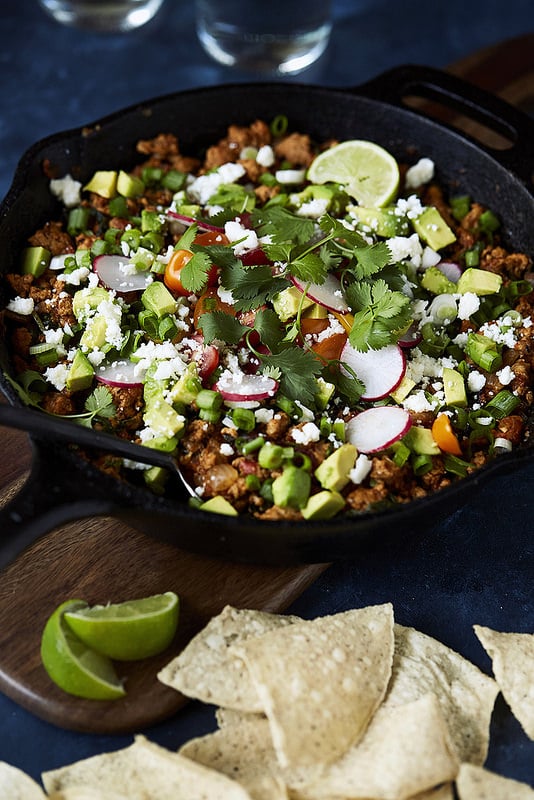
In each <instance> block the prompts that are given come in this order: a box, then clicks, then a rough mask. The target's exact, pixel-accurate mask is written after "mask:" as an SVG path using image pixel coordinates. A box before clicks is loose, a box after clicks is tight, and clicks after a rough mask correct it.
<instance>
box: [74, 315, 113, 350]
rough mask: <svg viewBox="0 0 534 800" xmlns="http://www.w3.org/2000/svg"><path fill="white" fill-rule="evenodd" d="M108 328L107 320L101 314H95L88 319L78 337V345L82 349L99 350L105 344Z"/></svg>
mask: <svg viewBox="0 0 534 800" xmlns="http://www.w3.org/2000/svg"><path fill="white" fill-rule="evenodd" d="M107 330H108V323H107V320H106V318H105V317H104V316H102V314H95V316H94V317H92V318H91V319H89V320H88V321H87V324H86V328H85V330H84V332H83V333H82V336H81V338H80V345H81V347H82V348H83V349H84V350H94V349H95V348H97V349H98V350H100V349H101V348H102V347H104V345H105V344H106V334H107Z"/></svg>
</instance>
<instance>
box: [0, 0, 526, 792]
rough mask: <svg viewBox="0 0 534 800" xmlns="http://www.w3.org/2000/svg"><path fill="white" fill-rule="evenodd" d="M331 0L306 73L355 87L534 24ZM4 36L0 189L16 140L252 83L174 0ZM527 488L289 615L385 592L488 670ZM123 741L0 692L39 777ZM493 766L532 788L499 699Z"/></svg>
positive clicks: (519, 582)
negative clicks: (480, 630)
mask: <svg viewBox="0 0 534 800" xmlns="http://www.w3.org/2000/svg"><path fill="white" fill-rule="evenodd" d="M333 5H334V15H335V27H334V32H333V35H332V40H331V46H330V48H329V50H328V52H327V54H326V56H325V57H323V59H322V60H321V62H320V63H319V64H318V65H316V66H315V67H313V68H311V69H310V70H308V71H307V72H305V73H302V74H301V75H299V76H298V80H299V81H303V82H309V83H318V84H323V85H329V86H355V85H358V84H359V83H361V82H363V81H365V80H366V79H368V78H370V77H372V76H373V75H376V74H378V73H379V72H381V71H383V70H385V69H387V68H389V67H392V66H395V65H398V64H401V63H420V64H429V65H432V66H436V67H445V66H446V65H448V64H450V63H451V62H453V61H456V60H458V59H461V58H463V57H465V56H466V55H468V54H469V53H471V52H473V51H475V50H477V49H480V48H483V47H486V46H488V45H491V44H494V43H496V42H498V41H501V40H503V39H508V38H511V37H515V36H518V35H520V34H523V33H526V32H528V31H532V30H534V6H533V4H532V0H508V2H503V1H502V0H469V2H465V0H447V2H444V1H443V0H433V2H430V0H404V1H403V2H399V0H353V2H351V0H334V4H333ZM0 32H1V41H2V47H1V48H0V196H3V195H4V194H5V193H6V192H7V189H8V188H9V185H10V182H11V179H12V176H13V172H14V170H15V166H16V162H17V160H18V158H19V157H20V156H21V155H22V152H23V151H24V149H25V148H26V147H27V146H29V145H30V144H31V143H33V142H34V141H35V140H36V139H38V138H41V137H42V136H45V135H47V134H49V133H52V132H56V131H59V130H63V129H65V128H71V127H77V126H79V125H82V124H85V123H88V122H91V121H92V120H94V119H97V118H98V117H100V116H102V115H104V114H107V113H109V112H111V111H114V110H115V109H117V108H120V107H122V106H126V105H129V104H131V103H134V102H137V101H141V100H146V99H148V98H150V97H152V96H156V95H160V94H166V93H168V92H172V91H176V90H180V89H184V88H189V87H195V86H202V85H213V84H218V83H223V82H229V81H235V80H247V79H256V78H257V76H251V75H245V74H241V73H237V72H232V71H229V70H227V69H225V68H222V67H218V66H217V65H215V64H213V63H212V62H210V61H209V60H208V58H207V56H206V55H205V54H204V52H203V51H202V49H201V47H200V45H199V44H198V43H197V41H196V38H195V34H194V30H193V14H192V3H191V2H187V3H186V2H181V0H167V1H166V4H165V5H164V7H163V9H162V11H161V12H160V13H159V15H158V16H157V18H156V19H155V20H153V21H152V22H151V23H150V24H149V25H147V26H146V27H145V28H142V29H140V30H138V31H136V32H133V33H129V34H126V35H94V34H89V33H84V32H80V31H77V30H73V29H68V28H62V27H60V26H58V25H56V24H55V23H54V22H52V21H51V20H50V19H49V18H48V17H47V16H46V15H45V14H44V12H42V11H41V10H40V9H39V8H38V7H37V4H36V3H35V2H32V0H19V1H18V2H16V0H7V2H6V0H4V1H3V2H2V4H1V6H0ZM533 488H534V466H532V465H531V466H530V467H527V468H525V469H524V470H523V471H522V472H521V473H520V474H518V475H515V476H507V477H503V478H501V479H499V480H495V481H493V482H492V483H491V484H490V485H488V486H487V487H485V488H484V489H482V490H481V491H480V492H479V493H477V494H476V495H475V496H474V497H473V501H472V503H471V504H470V505H469V507H467V508H465V509H463V510H459V511H458V510H457V511H454V509H451V517H450V518H449V520H448V521H447V522H446V523H445V524H441V525H439V526H436V528H435V529H434V530H429V531H428V536H426V537H425V538H424V539H423V540H420V541H412V542H409V543H406V542H403V543H399V545H398V546H397V547H393V548H391V547H390V548H389V549H388V551H387V552H382V551H380V550H377V551H376V552H374V553H370V554H367V555H366V556H363V557H362V558H361V559H358V560H353V561H349V562H345V563H341V564H337V565H334V566H332V567H331V568H329V569H328V570H327V571H326V572H325V574H324V575H323V576H322V577H321V578H320V579H319V580H318V581H317V582H316V583H315V584H314V586H313V587H311V588H310V589H309V590H308V591H307V592H306V593H305V594H304V595H303V596H302V597H301V598H300V599H299V600H298V602H296V603H295V604H294V606H293V608H292V609H291V611H293V612H294V613H297V614H301V615H302V616H304V617H313V616H316V615H319V614H325V613H334V612H337V611H341V610H344V609H347V608H353V607H357V606H360V605H365V604H369V603H377V602H384V601H392V602H393V603H394V607H395V614H396V618H397V620H398V621H399V622H400V623H402V624H408V625H414V626H416V627H418V628H419V629H420V630H422V631H424V632H426V633H428V634H430V635H433V636H436V637H437V638H439V639H441V640H442V641H444V642H445V643H446V644H448V645H450V646H451V647H453V648H455V649H457V650H458V651H459V652H461V653H463V654H464V655H465V656H466V657H468V658H470V659H472V660H473V661H474V662H475V663H477V664H478V665H479V666H480V667H482V668H483V669H484V670H486V671H488V672H489V671H490V663H489V660H488V658H487V657H486V655H485V654H484V652H483V650H482V648H481V647H480V645H479V643H478V640H477V639H476V637H475V636H474V634H473V632H472V625H473V624H474V623H479V624H482V625H488V626H490V627H494V628H496V629H498V630H514V631H524V632H527V631H528V632H534V590H533V586H534V582H533V578H534V537H533V531H534V523H533V510H534V503H533ZM0 624H1V622H0ZM0 657H1V655H0ZM213 724H214V721H213V712H212V709H210V708H202V707H200V706H198V705H196V704H191V705H190V706H189V707H188V708H187V709H185V710H184V711H183V712H180V714H179V715H177V716H176V718H174V719H171V720H169V721H168V722H167V723H165V724H162V725H158V726H156V727H154V728H151V729H150V730H148V731H143V732H144V733H145V734H146V735H147V736H149V737H150V738H152V739H153V740H155V741H157V742H159V743H161V744H163V745H165V746H167V747H169V748H177V747H178V746H179V745H180V744H181V743H182V742H183V741H185V740H186V739H187V738H189V737H190V736H192V735H197V734H198V733H200V732H202V731H204V730H207V729H210V728H211V727H212V726H213ZM131 741H132V737H130V736H115V737H107V736H93V735H85V734H76V733H72V732H67V731H63V730H60V729H58V728H55V727H54V726H51V725H49V724H47V723H45V722H43V721H41V720H39V719H37V718H36V717H34V716H32V715H31V714H29V713H28V712H26V711H24V710H23V709H21V708H19V707H18V706H17V705H15V704H14V703H12V702H11V701H10V700H8V699H7V698H5V697H3V696H1V695H0V759H3V760H6V761H8V762H9V763H11V764H14V765H16V766H18V767H20V768H22V769H23V770H25V771H26V772H28V773H29V774H30V775H32V776H33V777H35V778H38V777H39V775H40V773H41V771H43V770H46V769H52V768H55V767H58V766H61V765H63V764H66V763H68V762H69V761H73V760H77V759H80V758H83V757H86V756H90V755H93V754H96V753H100V752H102V751H105V750H112V749H117V748H119V747H123V746H125V745H126V744H129V743H130V742H131ZM487 766H488V767H490V768H491V769H494V770H496V771H498V772H501V773H502V774H504V775H508V776H511V777H515V778H517V779H520V780H524V781H527V782H528V783H530V784H531V785H534V743H533V742H530V741H529V740H528V739H527V737H526V736H525V735H524V733H523V732H522V731H521V729H520V726H519V724H518V723H517V722H515V720H514V719H513V718H512V717H511V715H510V713H509V711H508V709H507V707H506V705H505V703H504V702H503V701H502V698H500V699H499V700H498V702H497V705H496V710H495V714H494V718H493V725H492V741H491V748H490V754H489V758H488V762H487ZM0 796H1V792H0Z"/></svg>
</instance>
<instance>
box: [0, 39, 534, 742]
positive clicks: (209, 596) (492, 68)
mask: <svg viewBox="0 0 534 800" xmlns="http://www.w3.org/2000/svg"><path fill="white" fill-rule="evenodd" d="M450 69H451V72H453V73H455V74H456V75H459V76H462V77H464V78H466V79H467V80H470V81H471V82H473V83H475V84H478V85H480V86H482V87H483V88H485V89H488V90H490V91H494V92H496V93H498V94H500V95H501V96H502V97H504V98H505V99H507V100H508V101H509V102H512V103H514V104H516V105H518V106H521V107H523V108H524V109H525V110H527V111H532V110H533V109H534V35H529V36H525V37H522V38H520V39H515V40H512V41H509V42H505V43H504V44H502V45H496V46H495V47H491V48H489V49H487V50H484V51H483V52H481V53H476V54H474V55H473V56H470V57H469V58H467V59H465V60H463V61H462V62H459V63H457V64H455V65H453V66H452V67H451V68H450ZM0 443H1V447H2V457H1V459H0V503H5V502H7V500H8V498H9V497H10V496H11V495H12V494H13V493H15V492H16V491H17V490H18V488H19V487H20V486H21V485H22V484H23V482H24V479H25V476H26V475H27V473H28V470H29V468H30V463H31V453H30V446H29V440H28V438H27V436H26V435H25V434H23V433H20V432H13V431H9V430H7V429H5V428H1V427H0ZM214 524H216V523H214ZM82 531H83V536H80V533H81V532H82ZM325 567H326V565H313V566H303V567H291V568H286V569H283V568H275V567H265V568H263V567H251V566H247V565H236V564H228V563H225V562H223V561H220V560H210V559H207V558H204V557H200V556H196V555H192V554H190V553H185V552H182V551H180V550H177V549H176V548H175V547H172V546H171V545H166V544H163V543H159V542H157V541H154V540H153V539H148V538H147V537H145V536H144V535H143V534H141V533H138V532H137V531H135V530H133V529H132V528H129V527H128V526H126V525H124V524H123V523H120V522H118V521H116V520H113V519H107V518H106V519H100V518H98V519H89V520H84V521H82V522H77V523H71V524H69V525H65V526H63V527H61V528H58V529H55V530H53V531H51V532H50V533H49V534H48V535H47V536H45V537H43V538H42V539H41V540H40V541H38V542H36V543H35V544H34V545H33V546H32V547H31V548H29V549H28V550H27V551H26V552H25V553H24V554H23V555H22V556H20V557H19V558H18V559H17V560H16V561H15V562H14V563H13V564H12V565H11V566H10V567H8V568H7V569H6V570H4V572H3V573H2V575H1V579H0V620H1V626H0V690H1V691H3V692H4V693H5V694H6V695H8V696H9V697H11V698H12V699H13V700H14V701H15V702H17V703H19V704H20V705H22V706H24V707H25V708H27V709H28V710H29V711H31V712H33V713H34V714H36V715H37V716H39V717H42V718H43V719H46V720H48V721H50V722H52V723H55V724H56V725H59V726H62V727H65V728H69V729H73V730H80V731H86V732H98V733H123V732H132V731H135V730H139V729H141V728H144V727H146V726H148V725H151V724H153V723H155V722H158V721H160V720H162V719H165V718H167V717H169V716H170V715H172V714H174V713H175V712H176V711H177V710H179V709H180V707H181V706H182V705H183V704H184V703H185V699H184V698H183V697H181V696H180V695H179V694H178V693H177V692H175V691H173V690H171V689H169V688H167V687H166V686H164V685H163V684H161V683H160V682H159V681H158V680H157V678H156V674H157V671H158V670H159V668H160V667H161V666H162V665H163V664H165V663H166V662H167V661H169V660H170V659H171V658H172V657H173V656H174V655H176V654H177V653H179V652H180V650H181V649H182V648H183V646H184V644H185V643H186V642H187V641H188V640H189V639H190V638H191V636H192V635H194V633H195V632H196V631H198V630H199V628H200V627H201V626H202V625H203V624H204V623H205V622H206V621H207V620H208V619H209V618H210V617H211V616H212V615H214V614H217V613H218V612H219V611H220V610H221V609H222V608H223V607H224V605H225V604H228V603H230V604H232V605H235V606H240V607H254V608H257V609H263V610H267V611H283V610H284V609H285V608H286V607H287V606H288V605H289V604H290V603H291V602H292V601H293V600H294V599H295V598H296V597H298V596H299V595H300V594H301V593H302V592H303V591H304V589H305V588H306V587H307V586H309V585H310V584H311V583H312V582H313V581H314V580H315V579H316V578H317V577H318V576H319V575H320V574H321V572H322V571H323V570H324V569H325ZM168 590H172V591H175V592H176V593H177V594H178V595H179V596H180V599H181V614H180V623H179V628H178V633H177V636H176V638H175V641H174V642H173V643H172V645H171V647H170V648H169V649H168V650H167V651H166V652H165V653H162V654H161V655H160V656H157V657H155V658H152V659H147V660H145V661H141V662H133V663H130V664H117V671H118V673H119V675H121V676H122V677H124V678H125V679H126V689H127V694H126V697H125V698H123V699H121V700H116V701H113V702H103V701H89V700H80V699H78V698H74V697H71V696H69V695H67V694H65V693H64V692H62V691H61V690H60V689H58V688H56V687H55V686H54V684H53V683H52V682H51V681H50V679H49V678H48V676H47V674H46V672H45V670H44V668H43V666H42V664H41V661H40V655H39V645H40V638H41V632H42V629H43V626H44V624H45V622H46V619H47V617H48V616H49V614H50V613H51V612H52V611H53V610H54V608H55V607H56V606H57V605H58V604H59V603H61V602H63V601H64V600H66V599H68V598H72V597H78V598H82V599H84V600H86V601H87V602H88V603H91V604H92V603H97V602H98V603H105V602H107V601H111V602H119V601H122V600H127V599H132V598H135V597H143V596H146V595H150V594H155V593H157V592H163V591H168Z"/></svg>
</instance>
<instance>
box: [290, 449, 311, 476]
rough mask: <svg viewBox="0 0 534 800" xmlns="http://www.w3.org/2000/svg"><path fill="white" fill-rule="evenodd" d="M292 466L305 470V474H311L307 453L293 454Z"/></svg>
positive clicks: (309, 459)
mask: <svg viewBox="0 0 534 800" xmlns="http://www.w3.org/2000/svg"><path fill="white" fill-rule="evenodd" d="M293 464H294V466H295V467H299V468H300V469H304V470H306V472H311V470H312V466H313V464H312V460H311V458H310V457H309V455H308V454H307V453H300V452H298V453H295V455H294V456H293Z"/></svg>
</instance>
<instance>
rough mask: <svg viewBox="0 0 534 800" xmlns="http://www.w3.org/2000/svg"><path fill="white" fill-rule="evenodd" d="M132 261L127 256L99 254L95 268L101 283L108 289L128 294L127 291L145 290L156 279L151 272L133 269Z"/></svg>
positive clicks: (94, 264)
mask: <svg viewBox="0 0 534 800" xmlns="http://www.w3.org/2000/svg"><path fill="white" fill-rule="evenodd" d="M131 267H132V263H131V261H130V260H129V259H128V258H126V256H117V255H102V256H97V257H96V258H95V260H94V263H93V268H94V271H95V272H96V274H97V275H98V279H99V280H100V283H102V284H103V285H104V286H105V287H106V288H107V289H114V290H115V291H116V292H119V293H122V294H126V293H127V292H144V290H145V289H146V287H147V286H148V285H149V284H151V283H152V282H153V280H154V276H153V275H152V273H151V272H146V271H145V272H138V271H137V270H135V271H134V270H132V269H131Z"/></svg>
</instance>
